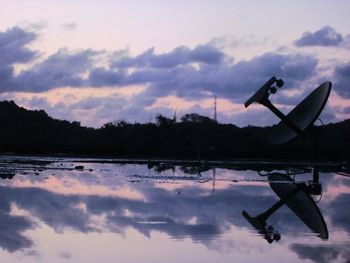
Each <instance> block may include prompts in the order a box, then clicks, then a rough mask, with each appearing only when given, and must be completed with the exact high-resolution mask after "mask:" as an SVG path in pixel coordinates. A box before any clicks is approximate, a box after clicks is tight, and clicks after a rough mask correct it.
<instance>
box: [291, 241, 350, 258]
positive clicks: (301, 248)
mask: <svg viewBox="0 0 350 263" xmlns="http://www.w3.org/2000/svg"><path fill="white" fill-rule="evenodd" d="M291 250H292V251H294V252H295V253H297V254H298V256H299V258H301V259H303V260H311V261H313V262H317V263H329V262H340V261H339V259H340V258H342V256H343V255H346V254H349V249H348V248H347V247H346V246H342V245H333V246H332V247H327V246H313V245H303V244H293V245H291ZM343 259H344V258H343ZM346 259H348V258H345V260H346ZM342 262H345V261H342Z"/></svg>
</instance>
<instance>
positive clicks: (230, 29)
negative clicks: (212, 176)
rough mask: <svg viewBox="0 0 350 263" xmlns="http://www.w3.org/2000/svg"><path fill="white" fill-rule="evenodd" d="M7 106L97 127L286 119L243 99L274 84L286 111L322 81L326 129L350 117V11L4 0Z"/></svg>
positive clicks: (2, 80) (329, 6) (276, 5)
mask: <svg viewBox="0 0 350 263" xmlns="http://www.w3.org/2000/svg"><path fill="white" fill-rule="evenodd" d="M0 15H1V19H0V100H14V101H15V103H17V104H18V105H20V106H23V107H25V108H28V109H44V110H45V111H46V112H47V113H48V114H49V115H50V116H52V117H54V118H59V119H66V120H69V121H80V122H81V124H82V125H83V126H92V127H100V126H101V125H103V124H104V123H106V122H109V121H114V120H121V119H123V120H127V121H129V122H132V123H133V122H135V121H136V122H148V121H149V120H153V121H154V117H155V116H156V114H157V113H161V114H163V115H165V116H168V117H172V116H173V115H174V112H175V111H176V114H177V116H178V117H181V116H182V115H183V114H185V113H189V112H197V113H199V114H203V115H206V116H209V117H212V116H213V104H214V96H217V98H218V121H219V122H225V123H233V124H236V125H238V126H246V125H249V124H250V125H271V124H274V123H276V122H277V121H278V120H277V119H276V117H274V116H273V115H272V113H270V112H269V111H268V110H266V109H264V108H263V107H262V106H260V105H254V106H252V107H250V108H248V109H245V108H244V105H243V104H244V102H245V100H246V99H247V98H248V97H249V96H250V95H251V94H252V93H253V92H254V91H255V90H256V89H258V88H259V87H260V86H261V85H262V84H263V83H264V82H265V81H267V80H268V79H269V78H270V77H271V76H273V75H275V76H276V77H278V78H283V79H284V81H285V86H284V87H283V88H282V89H281V90H280V91H279V92H278V93H277V94H276V95H274V96H272V97H271V99H272V100H273V101H274V103H275V104H276V105H277V106H278V107H279V108H280V109H281V110H282V111H284V112H286V113H287V112H288V111H289V110H290V109H291V108H292V107H293V106H294V105H296V104H297V103H298V102H300V101H301V100H302V99H303V98H304V97H305V96H306V95H307V94H308V93H309V92H311V91H312V90H313V89H314V88H315V87H317V86H318V85H319V84H321V83H322V82H323V81H325V80H329V81H331V82H332V83H333V90H332V93H331V96H330V100H329V102H328V104H327V106H326V109H325V111H324V112H323V114H322V115H321V118H322V120H323V122H325V123H328V122H336V121H342V120H344V119H347V118H350V19H349V17H350V4H349V2H348V1H346V0H338V1H323V0H320V1H268V0H267V1H249V0H248V1H232V0H231V1H206V0H202V1H182V0H178V1H141V0H140V1H137V0H131V1H106V0H99V1H95V0H90V1H79V0H76V1H23V0H22V1H20V0H17V1H16V0H15V1H14V0H12V1H2V2H1V11H0Z"/></svg>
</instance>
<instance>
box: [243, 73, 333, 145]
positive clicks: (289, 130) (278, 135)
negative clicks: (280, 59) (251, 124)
mask: <svg viewBox="0 0 350 263" xmlns="http://www.w3.org/2000/svg"><path fill="white" fill-rule="evenodd" d="M273 84H276V86H277V87H279V88H281V87H282V86H283V80H281V79H279V80H278V79H276V77H272V78H271V79H270V80H268V81H267V82H266V83H265V84H264V85H263V86H262V87H261V88H260V89H259V90H258V91H257V92H256V93H255V94H254V95H253V96H252V97H250V98H249V99H248V100H247V101H246V103H245V104H244V106H245V107H246V108H247V107H248V106H249V105H250V104H252V103H254V102H257V103H260V104H262V105H264V106H265V107H267V108H268V109H269V110H271V111H272V112H273V113H274V114H275V115H277V117H279V118H280V119H281V122H280V123H278V124H277V125H274V126H272V129H271V131H270V133H269V136H268V137H267V138H266V140H267V141H268V142H269V143H271V144H282V143H285V142H288V141H290V140H292V139H293V138H295V137H296V136H298V135H299V134H301V133H302V132H303V131H305V130H306V129H307V128H308V127H310V126H311V125H312V124H313V123H314V122H315V121H316V119H317V118H318V116H319V115H320V114H321V112H322V110H323V108H324V106H325V105H326V103H327V100H328V97H329V94H330V92H331V87H332V83H331V82H329V81H326V82H324V83H322V84H321V85H320V86H318V87H317V88H316V89H315V90H314V91H313V92H311V93H310V94H309V95H308V96H307V97H306V98H305V99H304V100H303V101H302V102H300V103H299V104H298V105H297V106H296V107H295V108H294V109H293V110H292V111H291V112H290V113H289V114H287V116H286V115H284V114H283V113H282V112H281V111H279V110H278V109H277V108H276V107H275V106H274V105H273V104H272V103H271V101H270V100H269V96H270V95H271V94H273V93H276V91H277V89H276V87H274V86H272V85H273Z"/></svg>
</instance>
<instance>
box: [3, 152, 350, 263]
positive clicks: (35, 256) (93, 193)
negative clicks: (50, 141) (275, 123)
mask: <svg viewBox="0 0 350 263" xmlns="http://www.w3.org/2000/svg"><path fill="white" fill-rule="evenodd" d="M173 164H174V163H162V164H160V165H159V163H156V164H149V163H148V164H147V162H145V163H144V164H137V163H135V162H133V163H116V162H114V160H101V159H69V158H34V157H25V156H23V157H15V156H2V157H0V165H1V167H0V176H1V177H2V178H3V179H0V200H1V203H0V248H1V249H0V253H1V255H0V256H1V261H2V262H167V263H169V262H257V261H258V262H346V261H349V260H350V248H349V245H350V235H349V234H350V209H349V203H350V178H348V177H345V176H341V175H339V174H337V173H336V172H335V171H330V170H332V169H328V170H327V168H324V171H322V172H321V173H320V181H321V183H322V187H323V193H322V197H321V196H320V195H318V196H314V197H313V198H314V199H315V200H316V201H318V200H319V199H321V200H320V201H319V202H318V203H317V207H318V208H319V210H320V212H321V214H322V216H321V217H323V218H324V220H325V224H326V229H327V230H328V233H329V236H328V238H325V237H324V236H323V238H322V236H321V234H320V233H315V232H313V231H312V230H311V229H310V227H308V226H307V225H306V224H305V223H304V222H303V221H302V220H301V218H300V215H299V217H298V215H297V214H296V213H294V212H293V211H292V210H291V209H289V208H288V207H287V205H282V206H281V207H280V208H278V209H277V210H276V211H275V212H274V213H272V214H271V215H270V216H269V217H268V218H267V219H266V220H265V221H266V224H267V225H270V226H273V231H272V230H271V229H268V228H266V229H265V230H268V231H265V232H263V231H261V229H260V233H259V229H258V230H257V229H255V228H254V227H253V226H252V225H251V224H250V223H249V222H248V221H247V220H246V219H245V218H244V217H243V216H242V211H243V210H245V211H247V212H248V213H249V215H250V216H252V217H253V216H257V215H259V214H262V213H263V212H265V211H267V210H268V209H269V208H270V207H271V206H272V205H274V204H275V203H276V202H278V201H279V200H280V198H279V197H278V196H277V195H276V193H275V192H274V191H273V190H272V188H271V187H270V185H269V183H268V179H269V178H268V177H267V176H260V175H259V174H258V173H257V172H256V171H255V170H257V167H256V166H254V165H252V164H249V163H248V164H246V165H243V166H240V165H239V163H238V164H237V163H236V165H233V168H232V167H230V169H228V168H227V167H228V166H227V165H226V166H225V165H223V163H215V165H214V164H211V165H209V166H208V164H204V163H202V164H201V167H200V169H199V168H198V167H197V166H195V165H193V164H190V163H186V164H185V165H182V166H181V163H175V164H176V165H173ZM303 165H304V166H305V164H302V165H301V166H303ZM214 166H215V168H214ZM220 167H226V168H220ZM249 167H250V168H249ZM305 167H306V166H305ZM265 168H266V167H265ZM292 168H297V169H293V171H294V172H296V171H300V169H301V168H300V165H299V166H298V167H292ZM266 170H267V169H266ZM290 170H291V166H290V165H289V171H290ZM333 170H334V169H333ZM278 172H281V173H282V172H284V171H283V170H281V168H280V166H279V171H278ZM265 173H266V172H265ZM295 179H296V181H298V182H299V184H301V183H303V182H305V180H309V179H311V175H310V173H308V174H303V175H302V174H298V175H295ZM275 184H281V185H289V186H292V185H293V186H295V184H292V183H287V184H282V182H275ZM289 186H287V187H286V188H288V187H289ZM278 189H279V188H278ZM293 198H294V197H293ZM303 200H304V199H303ZM305 202H306V203H307V202H309V201H305ZM308 209H309V208H307V210H306V211H304V212H303V213H304V214H306V215H307V214H309V213H311V212H310V211H309V210H308ZM304 210H305V209H304ZM310 217H311V219H312V222H316V221H317V220H318V218H316V217H319V215H316V216H315V215H314V214H313V215H310ZM318 228H322V226H318ZM273 234H275V237H277V236H278V235H280V240H273V241H272V243H269V242H268V240H269V237H270V238H271V237H272V238H273ZM270 242H271V239H270Z"/></svg>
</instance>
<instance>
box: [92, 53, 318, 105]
mask: <svg viewBox="0 0 350 263" xmlns="http://www.w3.org/2000/svg"><path fill="white" fill-rule="evenodd" d="M140 56H141V55H140ZM146 58H149V56H143V58H142V63H141V62H137V63H138V65H139V64H142V65H152V64H154V63H153V62H147V60H146ZM317 62H318V61H317V59H316V58H314V57H312V56H306V55H305V56H304V55H281V54H276V53H266V54H263V55H261V56H259V57H255V58H253V59H251V60H248V61H241V62H238V63H236V64H232V63H231V62H230V61H228V60H226V59H224V60H222V61H221V62H220V63H218V64H215V63H214V64H209V63H208V64H200V65H199V66H198V67H195V66H193V65H191V64H188V63H187V64H181V65H180V64H177V66H176V67H152V66H150V67H147V68H143V67H140V68H136V69H135V70H133V71H132V72H131V73H129V74H127V71H122V69H117V68H115V69H98V70H95V71H92V73H91V74H90V77H89V82H90V83H91V84H94V85H96V86H104V85H131V84H142V85H148V89H147V90H146V91H145V93H144V94H143V95H145V96H153V97H162V96H167V95H177V96H179V97H183V98H195V99H198V98H201V97H202V98H203V97H208V96H212V94H217V95H218V96H223V97H228V98H230V99H231V100H233V101H242V97H244V96H247V95H249V94H251V92H253V91H254V90H256V89H257V88H258V87H260V86H261V85H262V84H263V83H265V82H266V81H267V80H268V79H269V78H270V77H271V76H273V75H276V76H278V77H282V78H284V79H285V81H286V82H287V85H286V86H287V87H288V86H289V87H296V86H298V84H299V83H300V82H302V81H304V80H305V79H307V78H308V77H310V76H311V75H312V74H313V73H314V70H315V67H316V65H317ZM133 63H134V64H135V63H136V62H133ZM114 66H115V65H114Z"/></svg>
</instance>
